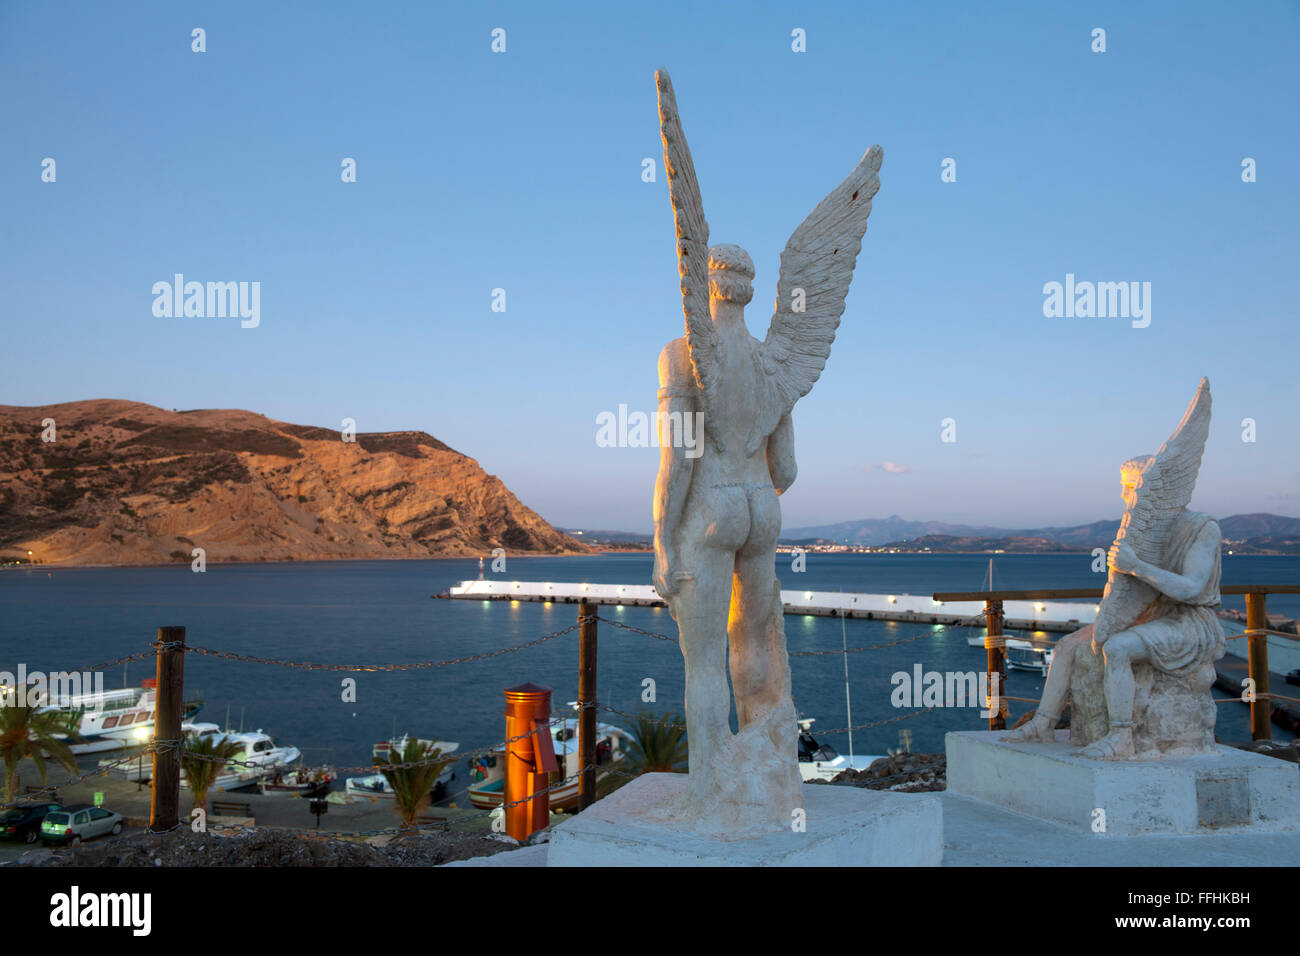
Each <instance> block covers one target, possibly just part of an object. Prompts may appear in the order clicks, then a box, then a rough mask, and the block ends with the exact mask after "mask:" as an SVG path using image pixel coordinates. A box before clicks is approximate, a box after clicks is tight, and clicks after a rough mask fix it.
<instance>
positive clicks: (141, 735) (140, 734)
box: [131, 727, 149, 793]
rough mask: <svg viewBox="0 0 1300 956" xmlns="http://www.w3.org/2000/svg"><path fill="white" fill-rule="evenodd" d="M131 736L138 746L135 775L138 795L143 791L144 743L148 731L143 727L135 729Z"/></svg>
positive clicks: (147, 737) (147, 736)
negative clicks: (137, 761)
mask: <svg viewBox="0 0 1300 956" xmlns="http://www.w3.org/2000/svg"><path fill="white" fill-rule="evenodd" d="M131 736H132V737H134V738H135V742H136V743H137V744H139V746H140V753H139V763H138V769H137V771H136V775H135V792H136V793H139V792H140V791H141V790H143V789H144V743H145V741H146V740H148V739H149V731H148V729H146V728H144V727H137V728H135V730H133V731H132V732H131Z"/></svg>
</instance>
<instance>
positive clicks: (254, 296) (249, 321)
mask: <svg viewBox="0 0 1300 956" xmlns="http://www.w3.org/2000/svg"><path fill="white" fill-rule="evenodd" d="M153 295H154V300H153V314H154V315H155V316H156V317H157V318H160V319H170V318H173V317H175V318H181V317H184V318H187V319H188V318H198V319H203V318H215V319H224V318H226V317H227V316H229V317H230V318H234V317H236V316H238V317H239V318H241V319H243V321H242V322H240V323H239V324H240V326H242V327H243V328H245V329H255V328H257V326H258V325H259V324H260V323H261V321H262V283H260V282H208V283H203V282H186V281H185V276H184V274H183V273H180V272H177V273H176V274H175V275H174V276H173V277H172V281H171V282H155V283H154V284H153Z"/></svg>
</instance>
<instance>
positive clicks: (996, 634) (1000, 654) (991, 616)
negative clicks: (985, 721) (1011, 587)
mask: <svg viewBox="0 0 1300 956" xmlns="http://www.w3.org/2000/svg"><path fill="white" fill-rule="evenodd" d="M984 620H985V624H986V626H987V628H988V633H987V634H986V636H985V638H984V648H985V650H987V651H988V674H989V678H988V680H989V696H990V697H996V698H997V699H996V700H995V701H992V702H991V703H992V704H993V705H994V708H993V713H992V714H991V715H990V716H989V730H1006V729H1007V716H1006V714H1007V709H1006V705H1005V704H1004V703H1003V702H1002V698H1003V696H1004V695H1005V694H1006V692H1007V639H1006V638H1005V637H1003V635H1002V602H1001V601H1000V600H993V599H988V600H986V601H985V602H984ZM994 688H997V689H996V690H995V689H994Z"/></svg>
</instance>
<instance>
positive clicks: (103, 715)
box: [41, 677, 203, 754]
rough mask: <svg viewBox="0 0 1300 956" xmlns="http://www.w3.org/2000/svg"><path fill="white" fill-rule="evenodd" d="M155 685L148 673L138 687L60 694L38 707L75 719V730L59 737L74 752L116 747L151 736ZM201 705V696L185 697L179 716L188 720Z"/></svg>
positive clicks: (137, 742) (126, 745) (99, 751)
mask: <svg viewBox="0 0 1300 956" xmlns="http://www.w3.org/2000/svg"><path fill="white" fill-rule="evenodd" d="M157 686H158V682H157V680H156V679H154V678H152V677H150V678H146V679H145V680H144V681H143V682H142V683H141V685H140V686H139V687H123V688H121V689H119V690H108V691H103V692H102V693H90V694H77V695H74V696H68V697H61V698H58V699H56V700H53V701H51V702H50V704H49V705H48V706H46V707H42V708H41V710H42V711H43V712H48V711H58V712H60V713H63V714H66V715H67V717H68V720H69V721H73V722H75V726H76V728H77V729H76V733H75V734H73V735H68V736H65V737H63V738H62V739H63V740H64V741H65V742H66V743H67V745H68V749H69V750H71V751H72V752H73V753H74V754H91V753H103V752H105V751H109V750H120V749H122V748H123V747H130V746H137V745H140V744H143V743H145V742H146V741H149V740H152V739H153V730H154V727H153V725H154V712H155V706H156V695H157ZM202 708H203V701H202V700H199V699H198V698H191V699H188V700H186V701H185V702H184V703H183V704H182V711H181V719H182V720H190V719H191V718H193V717H194V716H195V715H196V714H197V713H198V712H199V711H200V710H201V709H202Z"/></svg>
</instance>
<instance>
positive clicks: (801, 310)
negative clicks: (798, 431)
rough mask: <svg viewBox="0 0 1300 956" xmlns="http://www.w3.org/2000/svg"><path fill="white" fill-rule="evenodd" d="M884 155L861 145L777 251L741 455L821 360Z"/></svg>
mask: <svg viewBox="0 0 1300 956" xmlns="http://www.w3.org/2000/svg"><path fill="white" fill-rule="evenodd" d="M884 155H885V154H884V151H883V150H882V149H881V148H880V147H879V146H872V147H871V148H870V149H869V150H867V152H866V153H865V154H864V155H863V157H862V160H861V162H859V163H858V165H857V168H855V169H854V170H853V172H851V173H849V175H848V178H846V179H845V180H844V182H842V183H840V184H839V185H838V186H837V187H835V189H834V190H833V191H832V192H831V194H830V195H829V196H827V197H826V198H825V199H823V200H822V201H821V202H820V203H819V204H818V205H817V208H816V209H814V210H813V211H812V212H811V213H810V214H809V215H808V218H807V219H805V220H804V221H803V223H802V224H801V225H800V226H799V228H798V229H796V230H795V231H794V234H793V235H792V236H790V241H789V242H787V243H786V245H785V251H783V252H782V253H781V275H780V278H779V279H778V280H777V286H776V311H775V312H774V313H773V315H772V323H771V325H770V326H769V327H768V330H767V338H766V339H764V340H763V344H762V346H761V355H762V362H763V370H764V372H765V373H766V378H767V381H768V398H769V401H768V403H767V406H768V407H767V409H766V410H765V413H764V417H763V419H762V420H761V421H760V422H759V423H758V425H757V426H756V428H755V430H754V433H753V434H752V435H751V436H750V440H749V442H748V444H747V448H746V452H747V454H753V453H754V451H756V450H757V447H758V445H759V444H760V443H761V442H762V440H763V439H764V438H766V437H767V436H768V435H769V434H771V433H772V430H773V429H774V428H776V425H777V423H778V422H779V421H780V420H781V419H782V418H783V417H784V416H785V415H786V414H787V413H788V412H789V411H790V410H791V409H792V408H794V403H795V402H797V401H798V400H799V399H800V398H802V397H803V396H804V395H807V394H808V392H809V391H810V390H811V389H812V387H813V385H814V384H815V383H816V381H817V379H818V377H819V376H820V375H821V373H822V369H823V368H825V367H826V359H827V357H828V356H829V355H830V354H831V343H832V342H834V341H835V330H836V329H837V328H838V327H839V324H840V316H842V315H843V314H844V300H845V299H846V298H847V296H848V294H849V284H850V283H851V282H852V281H853V269H854V266H856V265H857V261H858V252H859V251H860V250H861V249H862V237H863V235H864V234H865V233H866V231H867V217H868V216H870V215H871V199H872V197H873V196H875V195H876V191H877V190H879V189H880V163H881V160H883V159H884Z"/></svg>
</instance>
